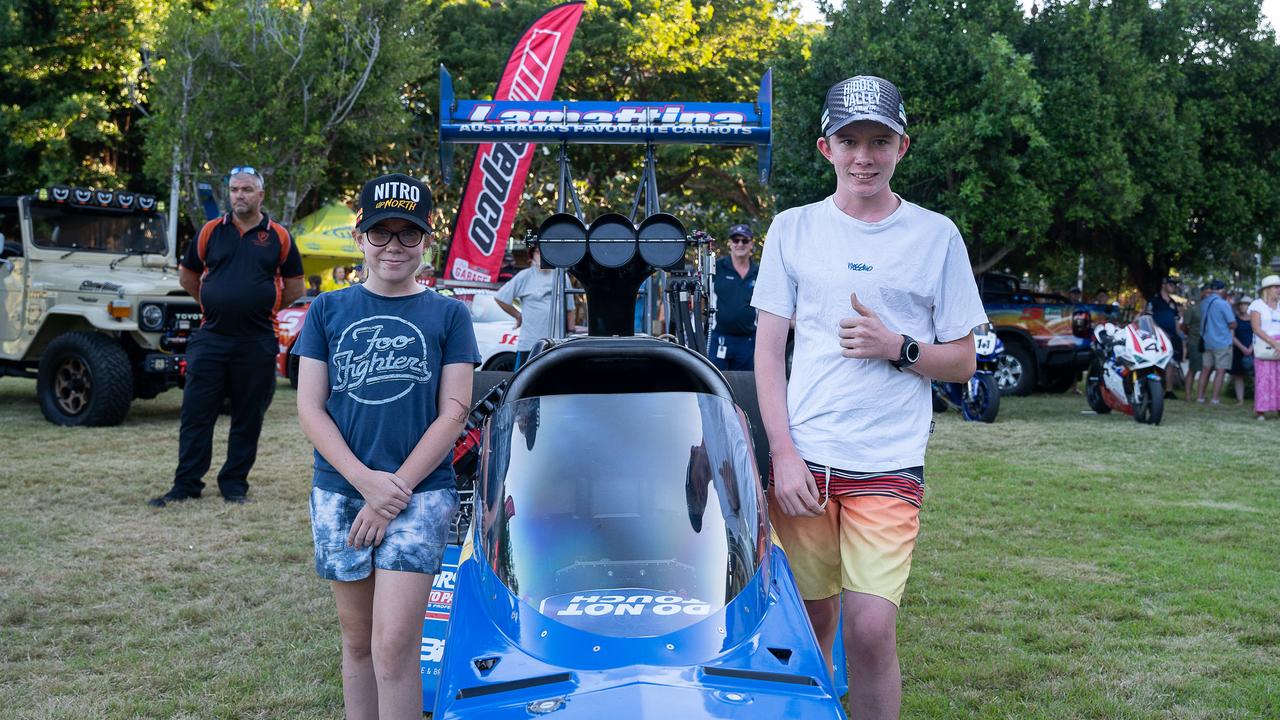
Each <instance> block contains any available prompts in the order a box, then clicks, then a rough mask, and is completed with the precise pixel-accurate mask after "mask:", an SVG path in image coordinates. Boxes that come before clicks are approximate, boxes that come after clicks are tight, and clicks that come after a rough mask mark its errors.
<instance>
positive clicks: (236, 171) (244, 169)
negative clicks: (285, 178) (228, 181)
mask: <svg viewBox="0 0 1280 720" xmlns="http://www.w3.org/2000/svg"><path fill="white" fill-rule="evenodd" d="M232 175H257V176H258V177H262V175H261V174H259V173H258V171H257V170H254V169H253V167H252V166H250V165H237V166H236V167H233V168H231V172H229V173H227V176H228V177H230V176H232Z"/></svg>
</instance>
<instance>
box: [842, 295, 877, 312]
mask: <svg viewBox="0 0 1280 720" xmlns="http://www.w3.org/2000/svg"><path fill="white" fill-rule="evenodd" d="M849 304H850V305H852V306H853V309H854V311H855V312H857V313H858V314H859V315H862V316H864V317H873V318H879V317H880V316H879V315H876V311H875V310H872V309H871V308H869V307H867V306H866V305H863V304H862V303H861V302H859V301H858V293H856V292H855V293H849Z"/></svg>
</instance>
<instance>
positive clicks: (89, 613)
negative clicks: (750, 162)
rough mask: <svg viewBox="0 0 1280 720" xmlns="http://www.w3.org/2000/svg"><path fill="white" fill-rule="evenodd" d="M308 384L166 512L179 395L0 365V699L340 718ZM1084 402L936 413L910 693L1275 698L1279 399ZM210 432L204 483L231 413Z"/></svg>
mask: <svg viewBox="0 0 1280 720" xmlns="http://www.w3.org/2000/svg"><path fill="white" fill-rule="evenodd" d="M293 398H294V396H293V392H292V391H291V390H290V389H289V388H288V385H287V384H284V385H282V386H281V388H280V391H279V392H278V394H277V397H276V400H275V403H274V404H273V405H272V407H271V411H270V413H269V414H268V417H267V424H266V429H265V430H264V442H263V444H262V447H261V448H260V450H259V455H258V463H257V466H256V467H255V469H254V473H253V475H252V476H251V478H250V482H251V487H252V490H251V497H252V498H253V502H252V503H250V504H249V505H245V506H227V505H224V504H223V503H222V502H221V500H220V499H219V498H218V496H217V491H216V487H212V488H206V497H205V499H203V500H200V501H196V502H188V503H184V504H181V505H177V506H172V507H169V508H165V509H163V510H155V509H152V508H149V507H147V506H146V505H145V504H144V502H145V500H146V499H147V498H148V497H151V496H154V495H159V494H160V493H162V492H164V491H165V490H166V489H167V488H168V486H169V481H170V478H171V475H172V471H173V466H174V463H175V460H176V454H177V432H178V413H179V404H180V401H181V396H180V394H178V393H176V392H169V393H166V394H164V395H162V396H160V397H159V398H157V399H156V400H150V401H139V402H136V403H135V404H134V406H133V409H132V411H131V412H130V414H129V417H128V419H127V420H126V422H125V424H124V425H122V426H120V427H115V428H96V429H70V428H61V427H56V426H54V425H51V424H49V423H47V422H45V420H44V418H43V416H41V414H40V410H39V407H38V406H37V404H36V400H35V388H34V382H33V381H28V380H19V379H14V378H5V379H0V449H2V455H0V458H2V459H0V547H3V548H4V551H5V552H4V557H3V560H2V561H0V717H4V718H40V719H42V720H43V719H45V718H73V717H74V718H81V717H101V718H119V719H122V720H123V719H126V718H127V719H132V718H339V717H341V715H342V696H341V686H340V685H341V681H340V677H339V671H338V664H339V646H338V626H337V617H336V613H335V610H334V604H333V600H332V597H331V596H330V594H329V590H328V588H327V586H326V585H325V584H324V583H323V582H322V581H320V580H319V579H317V578H316V577H315V574H314V571H313V569H312V566H311V535H310V527H309V522H308V518H307V507H306V506H307V492H308V488H309V486H310V472H309V469H308V468H309V463H310V446H309V445H308V444H307V442H306V441H305V439H304V438H303V436H302V432H301V431H300V430H299V429H298V426H297V422H296V419H295V417H294V415H295V413H294V409H293ZM1084 409H1085V403H1084V400H1083V399H1082V398H1080V397H1079V396H1071V395H1064V396H1042V397H1034V398H1006V399H1004V400H1003V402H1002V407H1001V414H1000V418H999V420H998V421H997V422H996V424H994V425H979V424H972V423H964V422H962V421H961V420H960V419H959V416H958V415H956V414H954V413H953V414H949V415H947V416H938V423H937V430H936V432H935V434H934V437H933V441H932V444H931V445H930V449H929V460H928V487H929V490H928V495H927V497H926V501H925V510H924V514H923V531H922V534H921V537H920V541H919V544H918V546H917V551H916V556H915V562H914V574H913V576H912V579H911V581H910V582H909V583H908V586H907V594H906V597H905V598H904V601H903V607H902V613H901V615H900V622H899V638H900V640H899V643H900V647H901V654H902V662H903V676H904V685H905V693H904V707H903V715H904V717H907V718H1055V719H1056V718H1215V719H1216V718H1278V717H1280V473H1278V472H1277V471H1276V470H1275V469H1274V468H1275V467H1276V462H1277V459H1280V453H1276V452H1272V451H1271V449H1272V448H1274V447H1280V423H1277V422H1274V421H1271V422H1266V423H1258V422H1254V421H1253V419H1252V412H1251V411H1250V410H1249V409H1248V408H1237V407H1235V406H1225V405H1224V406H1195V405H1188V404H1187V403H1186V402H1184V401H1174V402H1171V403H1170V404H1169V406H1168V408H1167V411H1166V416H1165V422H1164V424H1162V425H1161V426H1159V427H1147V426H1140V425H1138V424H1137V423H1135V422H1133V421H1132V420H1131V419H1129V418H1127V417H1124V416H1117V415H1114V414H1113V415H1111V416H1107V417H1098V416H1093V415H1085V414H1082V413H1081V411H1082V410H1084ZM218 433H219V434H218V436H217V437H218V439H217V441H216V442H215V446H214V458H215V466H214V472H213V473H211V476H210V478H209V479H208V481H209V482H210V483H212V482H213V479H212V475H213V474H216V470H217V464H218V463H219V462H220V461H221V458H222V457H223V456H224V453H225V436H226V419H225V418H223V419H222V420H220V422H219V431H218ZM1273 456H1274V457H1273Z"/></svg>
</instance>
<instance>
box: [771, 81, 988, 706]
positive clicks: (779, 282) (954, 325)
mask: <svg viewBox="0 0 1280 720" xmlns="http://www.w3.org/2000/svg"><path fill="white" fill-rule="evenodd" d="M906 123H907V117H906V111H905V109H904V107H903V104H902V98H901V95H900V94H899V92H898V89H897V88H896V87H894V85H893V84H892V83H890V82H889V81H887V80H884V79H882V78H878V77H871V76H859V77H853V78H849V79H847V80H844V81H842V82H839V83H837V84H835V85H834V86H832V87H831V89H830V90H829V91H828V92H827V98H826V103H825V110H824V112H823V115H822V137H820V138H818V141H817V145H818V150H819V151H820V152H821V153H822V155H823V157H825V158H826V159H827V160H828V161H829V162H830V163H831V165H832V167H833V168H834V170H835V174H836V188H835V192H834V193H833V194H832V195H831V196H829V197H827V198H826V199H825V200H822V201H821V202H817V203H813V204H811V205H806V206H803V207H798V208H792V209H790V210H786V211H784V212H782V213H780V214H779V215H778V216H777V217H776V218H775V219H774V221H773V225H772V226H771V227H770V229H769V232H768V234H767V236H766V237H767V240H766V242H765V245H764V251H763V256H762V258H761V264H760V272H759V277H758V279H757V280H756V287H755V293H754V295H753V297H752V302H751V304H752V305H753V306H754V307H756V308H757V309H759V310H760V314H759V320H758V326H757V331H756V351H755V352H756V355H755V366H756V390H757V394H758V397H759V401H760V414H761V418H762V420H763V423H764V427H765V432H766V433H767V434H768V438H769V447H770V451H771V460H772V462H771V471H770V472H771V478H772V490H771V494H770V503H769V506H770V507H769V510H770V517H771V519H772V521H773V524H774V527H775V529H776V530H777V532H778V536H779V538H780V539H781V541H782V546H783V548H784V549H785V550H786V551H787V556H788V558H789V560H790V562H791V566H792V569H793V571H794V572H795V575H796V581H797V584H798V586H799V588H800V594H801V596H802V597H803V598H804V599H805V605H806V608H807V610H808V612H809V618H810V620H811V621H812V623H813V626H814V632H815V634H816V635H817V637H818V641H819V644H820V645H821V646H822V648H823V651H824V652H825V653H826V654H827V657H828V660H830V655H831V649H832V645H833V643H834V641H835V629H836V625H837V620H838V615H837V612H838V610H837V609H838V608H839V607H840V606H841V605H840V601H841V599H843V619H844V640H845V648H846V652H847V661H848V669H849V672H850V674H851V676H852V679H853V682H852V683H851V685H850V689H849V703H850V706H851V707H852V708H853V711H854V714H855V716H856V717H858V718H896V717H898V713H899V709H900V706H901V701H902V675H901V670H900V667H899V665H898V656H897V635H896V627H895V626H896V621H897V610H898V603H899V602H900V600H901V597H902V593H903V590H904V588H905V586H906V580H907V575H908V574H909V572H910V568H911V552H912V549H913V548H914V545H915V538H916V534H917V532H918V529H919V508H920V504H921V502H922V501H923V498H924V453H925V445H926V444H927V442H928V439H929V433H930V430H931V428H932V404H931V401H930V395H929V392H930V391H929V379H930V378H936V379H939V380H944V381H950V382H959V381H964V380H967V379H968V378H969V377H970V376H972V375H973V372H974V368H975V356H974V346H973V333H972V330H973V328H974V327H976V326H978V325H980V324H982V323H984V322H986V314H985V313H984V312H983V308H982V301H981V299H980V298H979V296H978V289H977V286H976V284H975V283H974V280H973V273H972V269H971V267H970V264H969V257H968V252H967V250H966V249H965V245H964V241H963V240H962V239H961V237H960V233H959V231H958V230H957V229H956V226H955V224H954V223H952V222H951V221H950V220H948V219H947V218H946V217H944V216H943V215H940V214H938V213H934V212H931V211H929V210H926V209H924V208H922V207H920V206H918V205H915V204H913V203H909V202H907V201H905V200H903V199H902V198H901V197H899V196H898V195H896V194H895V193H894V192H893V191H892V190H890V188H889V181H890V179H891V178H892V177H893V171H894V169H895V168H896V167H897V164H898V162H899V161H900V160H901V159H902V157H903V156H904V155H905V154H906V152H907V148H908V147H909V146H910V138H909V137H908V136H907V134H906ZM793 314H794V315H795V323H796V324H795V351H794V356H793V364H792V371H791V378H790V380H789V381H788V380H787V379H786V378H785V375H784V362H785V361H784V357H783V353H784V350H785V346H786V338H787V330H788V327H789V323H790V318H791V317H792V315H793Z"/></svg>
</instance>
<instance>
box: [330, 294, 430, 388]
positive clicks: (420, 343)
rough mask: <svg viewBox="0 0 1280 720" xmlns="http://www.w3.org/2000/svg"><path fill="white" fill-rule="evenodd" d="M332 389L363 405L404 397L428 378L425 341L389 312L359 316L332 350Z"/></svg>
mask: <svg viewBox="0 0 1280 720" xmlns="http://www.w3.org/2000/svg"><path fill="white" fill-rule="evenodd" d="M333 365H334V369H335V370H337V378H336V380H335V382H334V385H333V388H332V391H333V392H344V393H346V394H347V395H348V396H349V397H350V398H351V399H352V400H355V401H356V402H358V403H364V404H365V405H382V404H384V403H389V402H392V401H394V400H399V399H400V398H402V397H404V396H405V395H406V394H407V393H408V392H409V391H410V390H412V389H413V386H414V383H425V382H430V381H431V377H432V375H431V371H430V370H429V369H428V368H427V350H426V342H425V340H424V339H423V337H422V331H420V330H418V328H417V326H415V325H413V324H412V323H409V322H406V321H405V320H403V319H402V318H398V317H395V316H393V315H374V316H372V317H367V318H362V319H360V320H357V321H355V322H353V323H351V324H350V325H348V326H347V327H346V329H345V330H343V331H342V337H341V338H340V339H339V340H338V346H337V348H336V349H335V350H334V353H333Z"/></svg>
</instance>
